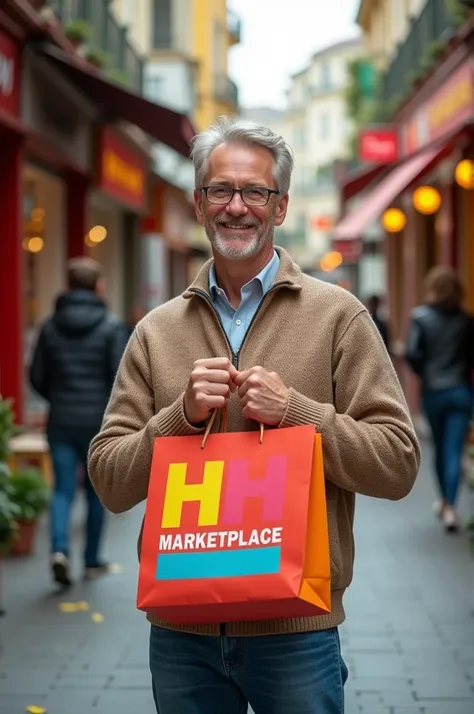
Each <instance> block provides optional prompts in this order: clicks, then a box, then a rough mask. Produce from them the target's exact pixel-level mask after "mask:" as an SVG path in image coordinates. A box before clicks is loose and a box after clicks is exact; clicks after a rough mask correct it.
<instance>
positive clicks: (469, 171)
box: [454, 159, 474, 191]
mask: <svg viewBox="0 0 474 714" xmlns="http://www.w3.org/2000/svg"><path fill="white" fill-rule="evenodd" d="M454 178H455V179H456V183H457V184H458V185H459V186H461V188H465V189H467V190H468V191H472V190H473V189H474V161H472V159H463V160H462V161H460V162H459V164H458V165H457V166H456V170H455V173H454Z"/></svg>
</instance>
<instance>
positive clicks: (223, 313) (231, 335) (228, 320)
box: [209, 251, 280, 354]
mask: <svg viewBox="0 0 474 714" xmlns="http://www.w3.org/2000/svg"><path fill="white" fill-rule="evenodd" d="M279 267H280V258H279V256H278V253H277V252H276V251H274V253H273V258H272V259H271V261H270V262H269V263H267V265H266V266H265V267H264V268H263V270H261V271H260V272H259V274H258V275H257V276H256V277H255V278H253V280H250V282H248V283H246V284H245V285H244V286H243V288H242V290H241V291H240V295H241V302H240V305H239V307H238V308H237V309H235V308H234V307H232V305H231V304H230V302H229V301H228V299H227V295H226V294H225V292H224V290H222V288H220V287H219V286H218V284H217V279H216V271H215V268H214V263H213V264H212V265H211V270H210V272H209V290H210V293H211V296H212V299H213V302H214V307H215V309H216V311H217V313H218V315H219V317H220V318H221V320H222V325H223V327H224V330H225V333H226V335H227V339H228V340H229V342H230V344H231V347H232V351H233V353H234V354H237V353H238V351H239V349H240V346H241V344H242V340H243V339H244V337H245V334H246V332H247V330H248V329H249V327H250V323H251V322H252V319H253V317H254V315H255V313H256V312H257V309H258V306H259V305H260V302H261V301H262V299H263V297H264V296H265V295H266V293H267V292H268V291H269V290H270V288H271V287H272V285H273V283H274V281H275V278H276V274H277V273H278V268H279Z"/></svg>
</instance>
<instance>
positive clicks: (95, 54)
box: [86, 48, 109, 69]
mask: <svg viewBox="0 0 474 714" xmlns="http://www.w3.org/2000/svg"><path fill="white" fill-rule="evenodd" d="M86 60H87V62H89V64H91V65H92V66H93V67H97V69H104V67H107V65H108V64H109V56H108V54H107V53H106V52H104V51H103V50H100V49H98V48H90V49H89V50H88V52H87V54H86Z"/></svg>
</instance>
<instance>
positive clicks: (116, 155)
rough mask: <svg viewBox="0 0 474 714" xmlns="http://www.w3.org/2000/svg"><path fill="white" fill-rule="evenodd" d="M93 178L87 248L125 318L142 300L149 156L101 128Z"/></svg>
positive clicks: (113, 304)
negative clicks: (142, 225) (143, 224)
mask: <svg viewBox="0 0 474 714" xmlns="http://www.w3.org/2000/svg"><path fill="white" fill-rule="evenodd" d="M96 147H97V151H96V156H97V166H96V172H95V174H96V180H95V187H94V190H93V192H92V193H91V200H90V211H89V216H88V222H89V224H88V228H87V230H86V232H85V250H86V252H87V254H88V255H90V256H91V257H93V258H94V259H95V260H97V261H98V262H99V263H100V264H101V265H102V268H103V274H104V281H105V299H106V300H107V303H108V305H109V307H110V309H111V310H112V311H113V312H114V313H115V314H117V315H119V316H120V317H121V318H123V319H124V320H129V319H131V315H132V313H134V312H136V310H137V308H139V303H140V283H141V265H140V263H141V252H140V250H141V246H140V239H139V225H140V217H141V216H142V215H143V214H144V213H145V212H146V211H147V208H148V204H149V196H148V193H149V188H148V176H149V157H148V156H147V155H146V154H145V153H142V152H141V151H140V150H139V148H138V147H137V146H135V145H133V143H132V142H131V141H130V140H129V139H128V137H126V136H124V135H122V134H120V133H119V132H118V131H116V130H114V129H112V128H111V127H99V128H98V130H97V142H96Z"/></svg>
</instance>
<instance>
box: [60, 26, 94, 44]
mask: <svg viewBox="0 0 474 714" xmlns="http://www.w3.org/2000/svg"><path fill="white" fill-rule="evenodd" d="M64 34H65V35H66V37H67V38H68V40H69V42H71V43H72V44H73V45H74V47H76V48H77V47H80V46H81V45H84V44H86V42H88V41H89V40H90V37H91V34H92V27H91V25H90V24H89V23H88V22H86V20H73V21H72V22H69V23H68V24H67V25H66V27H65V28H64Z"/></svg>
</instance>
